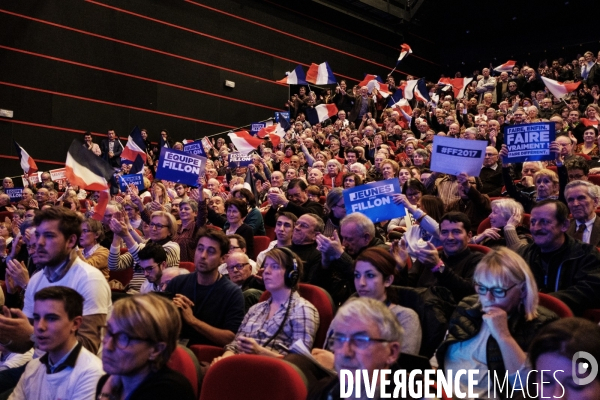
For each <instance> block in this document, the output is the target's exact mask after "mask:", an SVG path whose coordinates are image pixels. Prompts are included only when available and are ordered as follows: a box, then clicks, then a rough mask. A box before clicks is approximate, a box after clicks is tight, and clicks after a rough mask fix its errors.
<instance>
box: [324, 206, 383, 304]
mask: <svg viewBox="0 0 600 400" xmlns="http://www.w3.org/2000/svg"><path fill="white" fill-rule="evenodd" d="M340 232H341V238H340V236H339V235H338V234H337V231H336V232H333V237H332V238H328V237H326V236H325V235H319V236H317V250H319V251H320V252H321V263H322V264H323V268H322V269H321V274H320V276H319V282H320V286H323V287H326V289H327V291H328V292H329V294H331V297H333V300H334V301H335V303H336V304H341V303H343V302H344V301H346V300H347V299H348V297H349V296H350V295H351V294H352V293H354V269H353V267H354V260H356V257H358V256H359V255H360V253H362V252H363V251H364V250H366V249H367V248H370V247H384V248H386V249H388V246H387V245H386V244H385V243H384V242H383V241H382V240H381V239H380V238H378V237H376V236H375V225H374V224H373V222H372V221H371V220H370V219H369V218H367V217H366V216H365V215H364V214H361V213H357V212H356V213H352V214H349V215H347V216H345V217H344V218H343V219H342V220H341V221H340Z"/></svg>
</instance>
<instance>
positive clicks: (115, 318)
mask: <svg viewBox="0 0 600 400" xmlns="http://www.w3.org/2000/svg"><path fill="white" fill-rule="evenodd" d="M180 331H181V317H180V316H179V311H178V310H177V308H175V306H174V305H173V303H172V302H170V301H168V300H166V299H164V298H162V297H159V296H157V295H155V294H143V295H135V296H128V297H125V298H122V299H120V300H119V301H117V302H115V304H114V307H113V311H112V314H111V316H110V318H109V319H108V321H107V323H106V326H104V327H102V328H101V333H102V344H103V349H102V368H103V369H104V371H106V373H107V375H104V376H103V377H102V378H100V382H99V383H98V390H97V393H96V395H97V397H96V398H97V399H130V400H136V399H185V400H192V399H194V398H197V397H195V396H194V391H193V389H192V386H191V385H190V383H189V381H188V380H187V379H186V378H185V377H184V376H183V375H181V374H180V373H179V372H175V371H173V370H172V369H170V368H169V367H167V362H168V361H169V358H170V357H171V354H173V352H174V351H175V348H176V347H177V339H178V337H179V333H180Z"/></svg>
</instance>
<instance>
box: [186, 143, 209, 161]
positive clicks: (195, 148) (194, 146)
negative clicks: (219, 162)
mask: <svg viewBox="0 0 600 400" xmlns="http://www.w3.org/2000/svg"><path fill="white" fill-rule="evenodd" d="M183 151H185V152H186V153H190V154H195V155H197V156H202V157H206V153H205V152H204V146H202V140H196V141H195V142H192V143H186V144H184V145H183Z"/></svg>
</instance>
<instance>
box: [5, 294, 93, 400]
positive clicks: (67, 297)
mask: <svg viewBox="0 0 600 400" xmlns="http://www.w3.org/2000/svg"><path fill="white" fill-rule="evenodd" d="M34 299H35V303H34V306H33V335H32V336H34V337H35V341H36V344H37V348H38V349H39V350H40V351H43V352H45V354H44V355H43V356H42V357H40V358H36V359H34V360H32V361H30V362H29V364H28V365H27V367H26V369H25V372H24V373H23V375H22V376H21V379H20V380H19V383H18V384H17V386H16V387H15V390H14V391H13V393H12V394H11V396H10V399H15V400H17V399H41V398H52V399H66V398H69V399H71V398H81V399H85V398H88V399H91V398H93V397H94V394H95V393H96V386H97V384H98V380H99V379H100V377H101V376H102V375H103V374H104V371H103V370H102V361H101V360H100V359H99V358H98V357H97V356H96V355H95V354H93V353H91V352H90V351H89V350H87V349H86V348H84V347H83V346H82V344H81V343H79V342H78V340H77V331H78V330H79V329H81V324H82V321H83V316H82V315H83V302H84V299H83V297H82V296H81V294H79V293H77V292H76V291H75V290H73V289H71V288H68V287H65V286H52V287H47V288H44V289H42V290H40V291H38V292H37V293H36V294H35V296H34Z"/></svg>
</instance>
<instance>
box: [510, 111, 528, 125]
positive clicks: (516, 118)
mask: <svg viewBox="0 0 600 400" xmlns="http://www.w3.org/2000/svg"><path fill="white" fill-rule="evenodd" d="M525 122H526V121H525V110H524V109H523V108H522V107H518V108H517V109H516V111H515V112H514V113H513V116H512V120H511V121H510V124H511V125H520V124H524V123H525Z"/></svg>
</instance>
